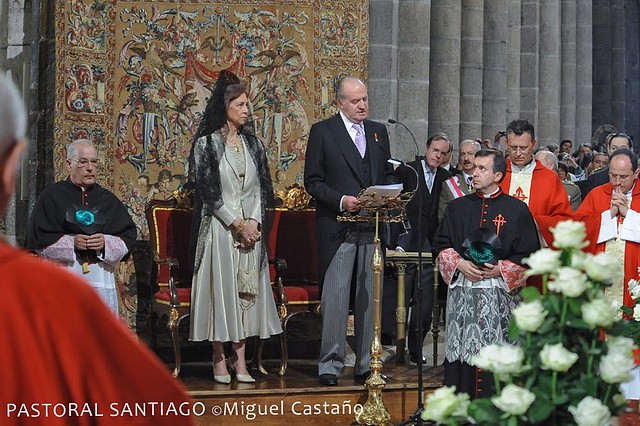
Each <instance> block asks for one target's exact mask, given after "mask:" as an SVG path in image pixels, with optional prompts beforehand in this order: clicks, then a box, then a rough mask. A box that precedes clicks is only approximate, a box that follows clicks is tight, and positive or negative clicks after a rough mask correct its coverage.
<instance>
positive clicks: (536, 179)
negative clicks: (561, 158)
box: [500, 120, 573, 247]
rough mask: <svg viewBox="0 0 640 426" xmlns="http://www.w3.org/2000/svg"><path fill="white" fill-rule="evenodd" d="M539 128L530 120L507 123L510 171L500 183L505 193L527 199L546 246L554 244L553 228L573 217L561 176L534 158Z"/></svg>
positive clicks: (525, 200) (541, 241) (522, 199)
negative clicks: (536, 134)
mask: <svg viewBox="0 0 640 426" xmlns="http://www.w3.org/2000/svg"><path fill="white" fill-rule="evenodd" d="M535 146H536V137H535V130H534V127H533V125H532V124H530V123H529V122H528V121H527V120H514V121H512V122H511V123H509V125H508V126H507V153H508V154H509V161H507V173H506V176H505V178H504V180H503V181H502V182H501V183H500V188H501V189H502V191H504V192H505V193H507V194H509V195H511V196H512V197H515V198H517V199H519V200H520V201H523V202H524V203H525V204H527V206H529V210H530V211H531V214H532V215H533V218H534V220H535V222H536V225H537V226H538V231H539V233H540V236H541V240H540V243H541V245H542V246H543V247H544V246H545V245H546V246H551V244H552V243H553V235H552V234H551V231H550V230H549V229H550V228H552V227H554V226H555V225H556V224H557V223H558V222H561V221H563V220H567V219H571V218H572V217H573V214H572V213H571V205H570V204H569V200H568V199H567V193H566V192H565V190H564V186H563V185H562V182H560V179H558V176H557V175H556V174H555V173H554V172H552V171H551V170H549V169H547V168H546V167H545V166H543V165H542V164H540V163H538V162H536V161H535V160H534V159H533V151H534V149H535Z"/></svg>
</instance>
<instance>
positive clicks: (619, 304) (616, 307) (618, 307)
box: [611, 299, 622, 321]
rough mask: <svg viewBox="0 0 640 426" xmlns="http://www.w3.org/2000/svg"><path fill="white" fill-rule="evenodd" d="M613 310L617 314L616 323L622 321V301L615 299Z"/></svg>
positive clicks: (615, 316) (612, 302) (612, 305)
mask: <svg viewBox="0 0 640 426" xmlns="http://www.w3.org/2000/svg"><path fill="white" fill-rule="evenodd" d="M611 309H612V310H613V312H615V315H614V318H615V321H618V320H621V319H622V300H619V299H614V300H612V301H611Z"/></svg>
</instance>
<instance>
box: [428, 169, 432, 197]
mask: <svg viewBox="0 0 640 426" xmlns="http://www.w3.org/2000/svg"><path fill="white" fill-rule="evenodd" d="M427 187H428V188H429V192H431V190H432V189H433V170H431V169H427Z"/></svg>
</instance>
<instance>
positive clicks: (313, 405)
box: [180, 360, 443, 425]
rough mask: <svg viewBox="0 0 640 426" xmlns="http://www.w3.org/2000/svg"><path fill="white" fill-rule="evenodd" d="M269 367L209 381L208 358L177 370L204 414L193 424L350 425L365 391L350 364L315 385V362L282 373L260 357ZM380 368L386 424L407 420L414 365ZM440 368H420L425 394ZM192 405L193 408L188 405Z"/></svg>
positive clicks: (438, 379) (413, 395)
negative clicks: (334, 380)
mask: <svg viewBox="0 0 640 426" xmlns="http://www.w3.org/2000/svg"><path fill="white" fill-rule="evenodd" d="M265 367H266V368H267V370H268V371H269V374H268V375H267V376H264V377H261V376H259V375H257V374H255V372H252V374H253V375H254V377H255V378H256V383H255V384H245V383H238V382H236V381H232V383H231V384H230V385H221V384H218V383H215V382H214V381H213V375H212V370H211V364H210V363H191V364H184V365H183V367H182V372H181V373H180V379H181V381H182V382H183V383H184V384H185V385H186V387H187V388H188V390H189V392H190V393H191V395H192V396H193V398H194V399H195V400H196V401H198V402H200V403H201V404H200V405H199V406H198V409H199V410H200V409H201V410H203V411H204V413H203V414H202V415H200V416H198V417H196V423H197V424H198V425H235V424H256V425H284V424H287V423H291V422H301V423H303V424H305V425H351V424H356V423H355V412H354V410H355V409H358V404H364V403H365V402H366V400H367V395H368V392H367V390H366V389H365V388H364V386H362V385H359V384H357V383H355V382H354V380H353V368H351V367H345V369H344V370H343V372H342V374H341V376H340V377H339V382H338V386H328V387H326V386H321V385H320V384H319V382H318V377H317V364H316V363H314V362H309V361H300V362H296V360H291V361H290V364H289V369H288V370H287V374H286V375H285V376H284V377H280V376H279V375H278V374H277V367H278V365H277V363H276V361H267V362H265ZM383 373H384V374H385V375H387V376H388V378H389V381H388V383H387V385H386V386H385V389H384V391H383V394H382V395H383V397H382V399H383V401H384V404H385V407H386V408H387V411H388V412H389V414H390V415H391V423H392V424H398V423H401V422H403V421H404V420H407V419H408V418H409V417H410V416H411V415H412V414H413V413H414V412H415V410H416V408H417V401H418V367H417V366H415V365H413V366H408V365H395V364H385V366H384V369H383ZM442 374H443V368H442V367H425V369H424V388H425V393H426V394H428V393H431V392H433V391H434V390H435V389H437V388H439V387H440V386H441V385H442ZM194 408H196V407H194Z"/></svg>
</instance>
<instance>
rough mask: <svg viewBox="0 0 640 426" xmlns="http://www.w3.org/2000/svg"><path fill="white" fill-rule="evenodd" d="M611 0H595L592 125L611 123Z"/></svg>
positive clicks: (595, 126) (594, 126)
mask: <svg viewBox="0 0 640 426" xmlns="http://www.w3.org/2000/svg"><path fill="white" fill-rule="evenodd" d="M609 3H610V0H594V1H593V16H597V17H598V18H597V19H596V20H595V21H594V23H593V83H592V84H593V106H592V108H593V109H592V114H593V116H592V120H593V121H592V126H593V128H594V129H595V128H597V127H598V126H601V125H603V124H613V123H609V122H608V121H609V118H610V117H611V89H610V82H611V69H610V66H611V33H610V30H609V25H610V22H611V17H610V14H609V13H610V9H609Z"/></svg>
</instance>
